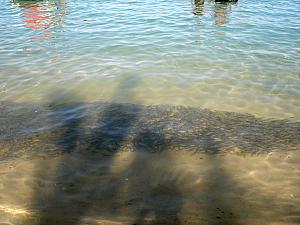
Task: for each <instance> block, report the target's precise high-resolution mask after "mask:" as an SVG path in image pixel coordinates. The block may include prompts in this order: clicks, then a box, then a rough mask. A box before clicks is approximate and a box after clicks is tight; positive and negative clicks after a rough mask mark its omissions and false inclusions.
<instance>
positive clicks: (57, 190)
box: [0, 151, 300, 225]
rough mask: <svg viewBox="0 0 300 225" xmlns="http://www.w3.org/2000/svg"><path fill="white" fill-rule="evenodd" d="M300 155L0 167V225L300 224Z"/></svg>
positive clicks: (113, 157)
mask: <svg viewBox="0 0 300 225" xmlns="http://www.w3.org/2000/svg"><path fill="white" fill-rule="evenodd" d="M299 162H300V151H292V152H288V153H275V152H273V153H269V154H260V155H249V154H247V155H245V154H243V155H241V154H239V153H238V152H234V151H233V152H231V153H228V154H226V155H209V154H205V153H190V152H187V151H164V152H161V153H149V152H142V151H141V152H132V151H126V152H118V153H115V154H108V155H101V156H99V155H96V154H94V155H93V154H89V155H88V156H87V155H84V154H83V153H66V154H62V155H58V156H48V157H34V158H31V159H24V158H23V159H20V158H19V159H11V160H7V161H5V162H1V164H0V224H1V225H4V224H5V225H8V224H15V225H17V224H22V225H25V224H49V225H50V224H51V225H52V224H62V225H68V224H72V225H74V224H132V225H133V224H204V225H205V224H249V225H253V224H257V225H258V224H260V225H261V224H299V223H300V189H299V186H300V179H299V177H300V176H299V175H300V164H299Z"/></svg>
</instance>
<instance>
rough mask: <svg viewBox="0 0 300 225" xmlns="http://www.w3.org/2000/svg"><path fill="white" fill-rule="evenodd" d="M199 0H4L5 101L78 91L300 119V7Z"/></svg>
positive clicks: (93, 96)
mask: <svg viewBox="0 0 300 225" xmlns="http://www.w3.org/2000/svg"><path fill="white" fill-rule="evenodd" d="M200 2H201V1H198V3H196V5H195V4H192V3H191V2H190V1H187V0H181V1H175V2H174V1H171V0H166V1H157V0H147V1H145V0H141V1H134V0H133V1H119V0H117V1H107V0H103V1H98V0H97V1H95V0H88V1H73V0H57V1H55V0H48V1H37V2H36V1H35V2H30V1H22V0H12V1H3V3H1V6H0V12H1V20H0V23H1V24H0V33H1V36H0V43H1V45H0V67H1V70H0V100H6V101H14V102H44V101H47V100H49V98H50V99H51V101H52V100H53V99H56V98H61V97H63V96H64V95H65V94H68V93H69V92H71V93H76V94H77V96H78V97H80V101H82V100H84V101H86V102H93V101H99V100H101V101H115V102H129V103H139V104H173V105H174V104H176V105H185V106H195V107H202V108H210V109H217V110H225V111H235V112H243V113H251V114H254V115H258V116H261V117H273V118H274V117H276V118H291V117H293V118H294V119H296V120H299V118H300V115H299V105H300V104H299V103H300V102H299V101H300V100H299V99H300V86H299V85H300V84H299V74H300V64H299V62H300V48H299V46H300V33H299V27H300V22H299V14H300V10H299V9H300V4H299V1H296V0H293V1H290V0H280V1H267V0H263V1H260V0H255V1H250V0H243V1H239V2H238V3H237V4H234V3H228V4H215V3H214V2H213V1H206V2H205V4H204V5H202V4H201V3H200ZM74 98H75V97H74ZM74 98H72V99H65V100H66V101H67V102H68V101H73V100H75V101H78V100H77V99H74Z"/></svg>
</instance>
